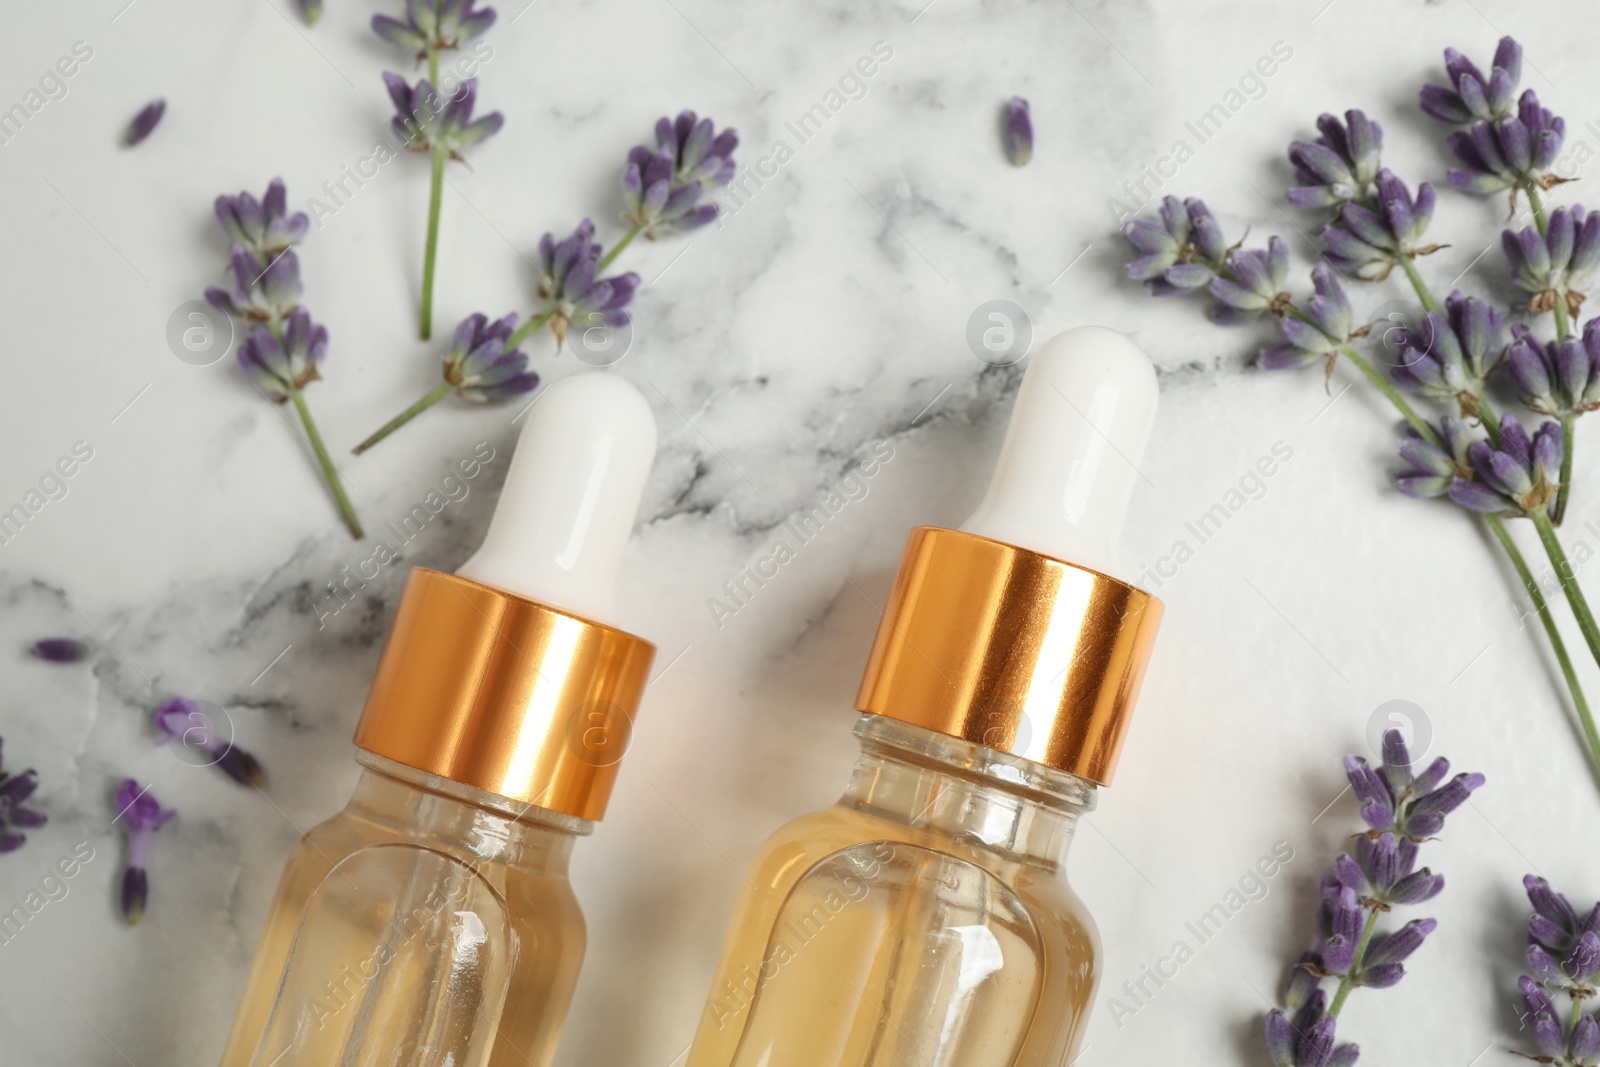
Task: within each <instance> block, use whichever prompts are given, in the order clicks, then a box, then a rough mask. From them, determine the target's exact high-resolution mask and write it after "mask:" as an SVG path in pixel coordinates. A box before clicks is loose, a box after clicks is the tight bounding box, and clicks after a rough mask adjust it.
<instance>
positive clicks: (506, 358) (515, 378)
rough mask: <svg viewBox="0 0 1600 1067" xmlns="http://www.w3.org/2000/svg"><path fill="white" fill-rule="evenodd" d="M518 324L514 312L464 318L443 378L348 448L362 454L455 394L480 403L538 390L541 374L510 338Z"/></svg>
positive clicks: (458, 328) (447, 356)
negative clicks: (496, 317) (493, 317)
mask: <svg viewBox="0 0 1600 1067" xmlns="http://www.w3.org/2000/svg"><path fill="white" fill-rule="evenodd" d="M516 324H517V316H516V314H515V313H513V314H510V315H507V316H506V317H505V318H503V319H499V320H497V321H495V322H490V321H489V317H488V316H487V315H483V314H481V313H475V314H472V315H469V316H467V317H466V318H465V319H463V320H461V325H459V326H457V327H456V333H455V341H454V343H453V344H452V345H451V347H450V351H449V352H447V353H445V356H444V381H442V382H440V383H439V384H438V385H436V386H434V387H433V388H432V389H430V390H429V391H428V392H427V393H426V394H424V395H423V397H422V399H421V400H418V401H417V402H416V403H415V404H412V405H411V406H410V407H408V408H406V409H405V410H404V411H402V412H401V413H400V414H398V415H396V416H395V417H394V418H392V419H390V420H389V421H388V422H386V423H384V424H383V426H381V427H380V428H379V429H378V430H377V431H376V432H375V433H373V434H372V435H371V436H369V437H368V438H367V439H366V440H364V441H362V442H361V443H360V444H359V445H356V447H355V448H352V449H351V450H350V451H352V452H354V453H355V454H356V455H358V456H359V455H360V454H361V453H363V452H365V451H366V450H367V449H369V448H371V447H372V446H373V445H375V444H377V443H378V442H379V441H382V440H383V439H384V438H385V437H388V436H389V435H390V434H392V433H394V432H395V431H396V430H398V429H399V428H400V427H402V426H404V425H405V424H406V423H408V422H410V421H411V420H412V419H414V418H416V417H417V416H418V415H421V414H422V413H423V412H424V411H427V410H428V409H429V408H431V407H433V405H435V404H437V403H438V402H439V401H441V400H443V399H444V398H445V397H447V396H449V395H450V394H451V393H455V394H456V395H457V396H459V397H461V398H462V399H463V400H470V401H473V402H475V403H480V404H481V403H484V402H487V401H491V400H505V399H507V398H509V397H513V396H521V395H522V394H524V393H531V392H533V390H535V389H537V388H538V387H539V376H538V375H537V374H535V373H534V372H533V371H530V370H529V369H528V357H527V355H526V354H525V353H523V352H522V351H520V350H519V349H518V348H517V347H516V345H515V344H513V343H512V342H511V340H510V339H511V334H512V330H513V328H514V327H515V326H516Z"/></svg>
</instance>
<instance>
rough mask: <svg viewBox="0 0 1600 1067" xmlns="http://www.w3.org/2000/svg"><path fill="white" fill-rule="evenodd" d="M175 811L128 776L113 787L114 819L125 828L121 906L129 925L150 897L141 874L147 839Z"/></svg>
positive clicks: (146, 857) (140, 914) (135, 922)
mask: <svg viewBox="0 0 1600 1067" xmlns="http://www.w3.org/2000/svg"><path fill="white" fill-rule="evenodd" d="M177 814H178V813H177V812H175V811H169V810H167V809H165V808H163V807H162V806H161V804H160V802H158V801H157V800H156V798H155V797H153V796H151V795H150V791H149V790H148V789H145V788H142V787H141V786H140V785H139V783H138V782H136V781H134V780H133V779H132V778H129V779H127V780H126V781H124V782H123V783H122V788H120V789H118V790H117V818H118V819H121V820H122V821H123V822H124V823H126V824H127V827H128V869H127V870H125V871H124V872H123V874H122V895H121V907H122V917H123V918H124V919H126V920H127V922H128V925H129V926H136V925H138V923H139V920H140V919H142V918H144V908H145V903H146V902H147V901H148V900H149V897H150V879H149V876H148V875H147V874H146V873H145V864H146V863H147V862H148V860H149V855H150V838H151V837H152V836H153V835H154V834H155V832H156V828H157V827H158V826H161V825H162V824H163V823H165V822H167V821H169V820H170V819H171V818H172V817H173V816H175V815H177Z"/></svg>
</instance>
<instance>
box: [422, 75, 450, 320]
mask: <svg viewBox="0 0 1600 1067" xmlns="http://www.w3.org/2000/svg"><path fill="white" fill-rule="evenodd" d="M435 62H437V60H435ZM447 158H448V156H447V154H446V152H445V150H444V148H443V147H442V146H440V145H434V146H433V175H432V179H431V182H430V184H429V187H428V247H427V251H426V252H424V253H423V255H422V324H421V333H422V339H423V340H424V341H426V340H427V339H428V338H429V337H431V336H432V335H433V269H434V263H435V261H436V260H437V259H438V255H439V205H440V202H441V201H442V200H443V199H444V163H445V160H446V159H447Z"/></svg>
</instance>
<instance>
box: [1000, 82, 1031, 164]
mask: <svg viewBox="0 0 1600 1067" xmlns="http://www.w3.org/2000/svg"><path fill="white" fill-rule="evenodd" d="M1002 122H1003V126H1002V136H1003V139H1004V141H1005V147H1006V158H1007V159H1009V160H1010V161H1011V162H1012V164H1014V165H1015V166H1018V167H1025V166H1027V165H1028V161H1029V160H1030V159H1032V158H1033V117H1032V116H1031V115H1030V114H1029V112H1028V102H1027V101H1026V100H1024V99H1023V98H1022V97H1020V96H1013V97H1012V98H1011V99H1010V100H1007V101H1006V106H1005V112H1004V114H1003V115H1002Z"/></svg>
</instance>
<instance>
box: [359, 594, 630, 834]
mask: <svg viewBox="0 0 1600 1067" xmlns="http://www.w3.org/2000/svg"><path fill="white" fill-rule="evenodd" d="M654 657H655V646H654V645H652V644H651V643H650V642H648V641H645V640H643V639H642V638H638V637H635V636H633V635H632V634H629V633H626V632H624V631H622V630H618V629H614V628H613V627H610V626H604V625H602V624H600V623H597V622H591V621H590V620H588V619H584V618H580V617H578V616H576V615H571V614H568V613H567V612H564V611H559V610H557V609H555V608H552V607H549V606H547V605H544V604H540V603H538V602H536V601H533V600H528V599H525V598H523V597H519V596H513V595H512V594H510V593H506V592H502V591H501V590H499V589H494V588H491V587H490V586H487V585H480V584H479V583H477V582H473V581H469V580H467V579H465V578H461V577H459V576H457V575H453V574H445V573H443V572H441V571H435V570H429V569H428V568H426V567H415V568H413V569H412V571H411V576H410V578H409V579H408V580H407V582H406V588H405V593H404V594H403V595H402V596H401V598H400V607H399V609H398V611H397V612H396V614H395V620H394V627H393V629H391V630H390V631H389V640H388V643H387V644H385V645H384V649H383V657H382V658H381V659H380V660H379V661H378V673H377V677H376V678H375V679H374V680H373V683H372V689H371V692H370V693H369V694H368V695H367V705H366V709H365V710H364V711H363V712H362V713H361V722H360V723H359V724H358V725H357V726H356V736H355V743H356V745H357V746H358V747H360V748H363V749H366V750H367V751H368V752H372V753H375V754H376V755H379V756H383V757H386V758H388V759H392V760H394V761H395V762H397V763H403V764H405V765H406V766H408V767H414V768H416V769H417V770H419V771H426V772H428V773H429V774H436V775H439V776H440V777H441V778H449V779H450V780H452V781H455V782H459V783H461V784H463V785H469V786H475V787H477V788H479V789H484V790H487V791H488V792H491V793H497V794H499V795H500V796H503V797H509V798H511V799H512V800H519V801H524V802H526V803H528V804H533V805H537V806H538V807H541V808H548V809H549V810H551V811H558V812H562V813H564V814H566V815H575V816H577V817H579V818H583V819H592V820H598V819H600V818H601V817H602V816H603V815H604V814H605V810H606V802H607V801H608V800H609V799H610V797H611V786H612V783H613V782H614V781H615V780H616V775H617V765H618V763H619V762H620V760H621V759H622V756H623V753H625V752H626V751H627V749H628V742H629V740H630V738H631V736H632V730H633V718H634V715H635V714H636V713H637V712H638V709H639V698H640V696H641V695H642V694H643V692H644V687H645V683H646V681H647V680H648V676H649V671H650V662H651V660H652V659H653V658H654Z"/></svg>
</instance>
